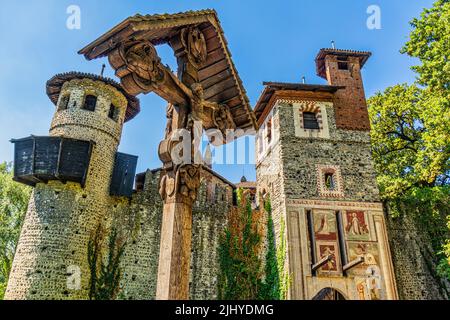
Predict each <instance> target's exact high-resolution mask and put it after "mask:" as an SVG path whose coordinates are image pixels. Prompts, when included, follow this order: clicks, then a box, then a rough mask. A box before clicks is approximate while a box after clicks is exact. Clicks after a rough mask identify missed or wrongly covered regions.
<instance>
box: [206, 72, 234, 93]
mask: <svg viewBox="0 0 450 320" xmlns="http://www.w3.org/2000/svg"><path fill="white" fill-rule="evenodd" d="M232 76H233V74H232V73H231V70H230V69H226V70H224V71H222V72H220V73H218V74H216V75H214V76H212V77H209V78H206V79H205V80H203V81H201V84H202V86H203V89H204V90H206V89H208V88H209V87H211V86H213V85H215V84H216V83H218V82H220V81H223V80H225V79H227V78H229V77H232Z"/></svg>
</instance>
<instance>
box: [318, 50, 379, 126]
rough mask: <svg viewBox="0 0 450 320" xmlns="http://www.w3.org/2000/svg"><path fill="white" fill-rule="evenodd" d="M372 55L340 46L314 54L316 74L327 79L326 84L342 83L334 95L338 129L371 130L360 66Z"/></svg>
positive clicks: (336, 84) (337, 84) (335, 84)
mask: <svg viewBox="0 0 450 320" xmlns="http://www.w3.org/2000/svg"><path fill="white" fill-rule="evenodd" d="M371 55H372V54H371V53H370V52H361V51H351V50H339V49H321V50H320V52H319V54H318V55H317V58H316V66H317V75H318V76H320V77H322V78H324V79H326V80H327V81H328V84H329V85H332V86H345V89H342V90H338V91H337V92H336V93H335V95H334V109H335V117H336V126H337V127H338V128H339V129H347V130H361V131H369V130H370V122H369V114H368V110H367V102H366V96H365V93H364V85H363V81H362V77H361V69H362V67H363V66H364V64H365V63H366V62H367V60H368V59H369V57H370V56H371Z"/></svg>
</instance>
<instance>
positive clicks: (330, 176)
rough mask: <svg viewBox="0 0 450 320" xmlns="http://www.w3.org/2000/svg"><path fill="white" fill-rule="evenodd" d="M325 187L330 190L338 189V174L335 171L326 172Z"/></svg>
mask: <svg viewBox="0 0 450 320" xmlns="http://www.w3.org/2000/svg"><path fill="white" fill-rule="evenodd" d="M324 178H325V187H326V188H327V189H328V190H330V191H334V190H335V189H336V176H335V172H334V171H328V172H325V177H324Z"/></svg>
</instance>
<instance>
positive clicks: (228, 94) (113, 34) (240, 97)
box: [79, 10, 257, 129]
mask: <svg viewBox="0 0 450 320" xmlns="http://www.w3.org/2000/svg"><path fill="white" fill-rule="evenodd" d="M187 26H189V27H190V26H193V27H197V28H198V29H199V30H200V31H201V32H202V33H203V35H204V38H205V41H206V48H207V56H206V61H205V62H204V63H203V64H202V65H201V67H200V68H199V70H198V77H199V82H200V84H201V85H202V87H203V90H204V99H205V100H206V101H209V102H214V103H218V104H223V105H226V106H227V107H228V109H229V111H230V113H231V116H232V118H233V120H234V123H235V125H236V127H237V128H241V129H250V128H256V127H257V125H256V119H255V116H254V113H253V111H252V109H251V107H250V102H249V99H248V97H247V95H246V91H245V89H244V87H243V84H242V81H241V79H240V78H239V75H238V73H237V71H236V68H235V66H234V63H233V61H232V59H231V53H230V51H229V49H228V47H227V41H226V39H225V36H224V34H223V30H222V28H221V26H220V22H219V19H218V17H217V13H216V12H215V11H214V10H201V11H188V12H184V13H177V14H161V15H160V14H156V15H136V16H133V17H130V18H127V19H126V20H124V21H123V22H122V23H120V24H119V25H117V26H116V27H114V28H113V29H111V30H110V31H108V32H107V33H105V34H104V35H102V36H101V37H100V38H98V39H97V40H95V41H94V42H92V43H91V44H89V45H88V46H86V47H85V48H83V49H82V50H80V51H79V53H80V54H82V55H84V56H85V57H86V59H88V60H92V59H96V58H101V57H105V56H109V59H110V63H111V64H112V65H114V61H112V60H114V58H112V57H111V56H110V53H111V52H113V51H114V50H116V49H117V48H118V47H119V46H120V45H121V44H122V43H125V42H129V41H140V40H145V41H149V42H150V43H151V44H152V45H154V46H156V45H160V44H166V43H167V44H169V45H170V44H171V39H173V38H174V37H176V36H177V35H179V34H180V32H181V30H182V29H184V28H186V27H187ZM118 72H120V70H116V74H118ZM170 73H171V75H170V77H173V78H174V79H172V81H173V82H176V83H177V85H178V86H180V87H181V88H183V83H180V81H179V79H177V78H176V76H174V75H173V73H172V72H170ZM187 91H188V90H185V92H187Z"/></svg>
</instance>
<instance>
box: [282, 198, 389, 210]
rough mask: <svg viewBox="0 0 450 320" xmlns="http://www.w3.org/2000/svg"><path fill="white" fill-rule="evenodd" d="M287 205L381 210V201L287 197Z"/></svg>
mask: <svg viewBox="0 0 450 320" xmlns="http://www.w3.org/2000/svg"><path fill="white" fill-rule="evenodd" d="M286 203H287V205H291V206H292V205H293V206H298V205H299V206H303V207H311V208H329V209H336V210H339V209H347V208H349V209H362V210H367V209H372V210H374V211H379V212H380V213H382V212H383V204H382V203H381V202H354V201H327V200H307V199H287V200H286Z"/></svg>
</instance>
